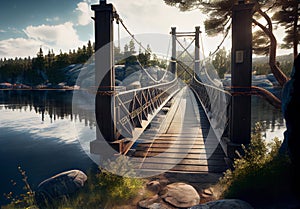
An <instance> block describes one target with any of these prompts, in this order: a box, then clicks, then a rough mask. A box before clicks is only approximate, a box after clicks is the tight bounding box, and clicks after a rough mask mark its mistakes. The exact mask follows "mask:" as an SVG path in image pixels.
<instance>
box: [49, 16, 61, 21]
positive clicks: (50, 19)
mask: <svg viewBox="0 0 300 209" xmlns="http://www.w3.org/2000/svg"><path fill="white" fill-rule="evenodd" d="M59 20H60V18H59V17H53V18H46V21H47V22H57V21H59Z"/></svg>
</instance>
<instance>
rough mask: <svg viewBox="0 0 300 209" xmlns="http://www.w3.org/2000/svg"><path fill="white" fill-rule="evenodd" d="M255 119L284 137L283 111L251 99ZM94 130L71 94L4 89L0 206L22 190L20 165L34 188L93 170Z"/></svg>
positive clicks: (0, 99)
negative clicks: (87, 143)
mask: <svg viewBox="0 0 300 209" xmlns="http://www.w3.org/2000/svg"><path fill="white" fill-rule="evenodd" d="M251 121H252V127H254V125H255V123H256V122H261V123H262V124H263V125H264V127H265V128H266V130H265V131H264V133H263V135H264V136H265V138H266V139H267V140H268V141H269V140H271V139H272V138H274V137H278V138H280V139H281V140H282V139H283V131H284V129H285V126H284V120H283V118H282V115H281V112H280V110H278V109H275V108H273V107H272V106H271V105H269V104H268V103H267V102H265V101H264V100H262V99H260V98H258V97H253V98H252V115H251ZM94 127H95V121H93V120H91V119H90V118H89V116H88V114H86V113H85V112H84V111H83V112H80V111H79V112H72V91H61V90H52V91H50V90H43V91H4V90H3V91H0V159H1V160H0V168H1V175H0V176H1V179H0V194H1V198H0V205H1V204H5V203H7V200H6V199H5V198H4V197H3V195H2V194H3V193H8V192H10V191H13V192H14V193H20V191H22V187H23V186H24V184H23V183H22V176H21V175H20V173H19V171H18V166H21V168H22V169H23V170H25V171H26V174H27V176H28V178H29V179H28V181H29V183H30V185H31V186H32V188H33V189H35V188H36V187H37V185H38V184H39V183H40V182H41V181H42V180H44V179H46V178H49V177H51V176H53V175H55V174H57V173H59V172H62V171H66V170H70V169H80V170H83V171H85V172H88V171H89V170H90V169H91V168H94V167H95V166H96V165H95V164H94V162H93V161H92V160H91V159H90V158H89V157H88V155H87V154H86V153H85V151H84V150H83V148H82V146H81V144H83V143H82V138H84V137H89V138H93V137H95V128H94ZM83 136H84V137H83ZM79 138H81V139H80V140H81V143H79V140H78V139H79ZM11 180H13V181H16V182H17V184H16V185H15V186H13V185H12V182H11Z"/></svg>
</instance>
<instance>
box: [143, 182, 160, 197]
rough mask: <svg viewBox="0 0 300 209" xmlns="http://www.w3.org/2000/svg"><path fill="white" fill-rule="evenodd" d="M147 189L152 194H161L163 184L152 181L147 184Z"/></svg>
mask: <svg viewBox="0 0 300 209" xmlns="http://www.w3.org/2000/svg"><path fill="white" fill-rule="evenodd" d="M146 188H147V189H148V190H149V191H151V192H153V193H155V194H157V193H159V192H160V191H161V189H162V187H161V184H160V183H159V182H158V181H150V182H148V183H147V184H146Z"/></svg>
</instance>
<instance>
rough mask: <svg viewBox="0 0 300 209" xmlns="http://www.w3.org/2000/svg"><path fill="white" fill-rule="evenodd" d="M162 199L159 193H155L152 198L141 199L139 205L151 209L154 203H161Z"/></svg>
mask: <svg viewBox="0 0 300 209" xmlns="http://www.w3.org/2000/svg"><path fill="white" fill-rule="evenodd" d="M160 200H161V199H160V197H159V196H158V195H155V196H153V197H151V198H148V199H146V200H142V201H140V202H139V207H141V208H146V209H149V208H150V206H151V205H153V204H154V203H159V202H160Z"/></svg>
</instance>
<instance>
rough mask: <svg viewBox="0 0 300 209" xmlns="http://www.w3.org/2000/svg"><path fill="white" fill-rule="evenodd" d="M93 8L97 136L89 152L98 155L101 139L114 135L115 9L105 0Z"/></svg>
mask: <svg viewBox="0 0 300 209" xmlns="http://www.w3.org/2000/svg"><path fill="white" fill-rule="evenodd" d="M92 10H93V11H94V12H95V17H94V18H93V19H94V20H95V91H96V92H97V93H96V99H95V114H96V121H97V125H98V128H97V132H96V136H97V139H96V140H95V141H93V142H91V153H94V154H99V153H97V150H99V149H98V147H99V146H102V143H104V141H102V140H103V138H104V139H105V140H106V141H108V142H113V141H114V140H115V138H116V136H115V135H116V124H115V108H114V103H115V73H114V53H113V47H114V45H113V40H114V30H113V21H114V12H115V8H114V6H113V5H112V4H107V2H106V0H100V4H97V5H92ZM103 121H105V122H103ZM102 136H103V137H102Z"/></svg>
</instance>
